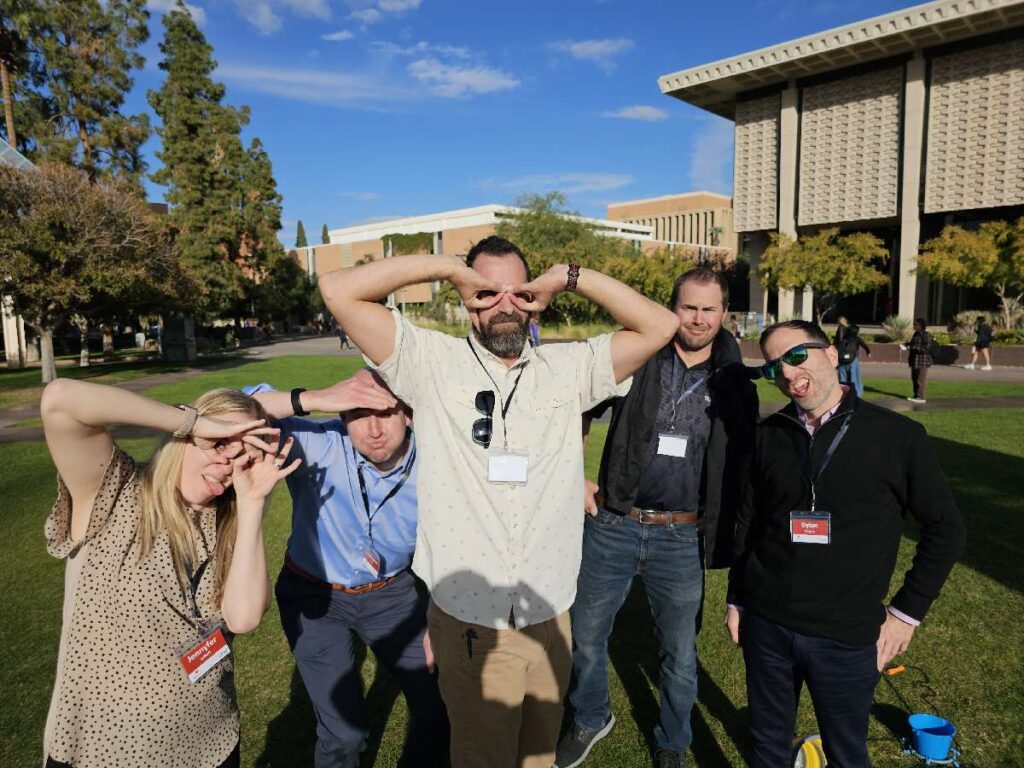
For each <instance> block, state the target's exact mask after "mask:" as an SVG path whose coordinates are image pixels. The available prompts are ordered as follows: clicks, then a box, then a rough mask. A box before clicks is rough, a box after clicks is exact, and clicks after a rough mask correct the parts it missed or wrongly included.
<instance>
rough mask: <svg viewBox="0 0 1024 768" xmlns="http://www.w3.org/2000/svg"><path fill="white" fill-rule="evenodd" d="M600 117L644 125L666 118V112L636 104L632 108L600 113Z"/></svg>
mask: <svg viewBox="0 0 1024 768" xmlns="http://www.w3.org/2000/svg"><path fill="white" fill-rule="evenodd" d="M601 117H614V118H618V119H620V120H640V121H642V122H645V123H657V122H659V121H661V120H665V119H667V118H668V112H666V111H665V110H664V109H659V108H658V107H648V106H645V105H643V104H637V105H636V106H632V107H622V108H621V109H616V110H615V111H613V112H612V111H610V112H602V113H601Z"/></svg>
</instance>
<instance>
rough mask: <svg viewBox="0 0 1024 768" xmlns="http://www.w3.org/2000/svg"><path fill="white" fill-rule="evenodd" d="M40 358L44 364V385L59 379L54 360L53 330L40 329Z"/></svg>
mask: <svg viewBox="0 0 1024 768" xmlns="http://www.w3.org/2000/svg"><path fill="white" fill-rule="evenodd" d="M37 330H38V333H39V357H40V362H41V363H42V372H43V384H49V383H50V382H51V381H53V380H54V379H56V378H57V364H56V363H55V362H54V359H53V329H52V328H39V329H37Z"/></svg>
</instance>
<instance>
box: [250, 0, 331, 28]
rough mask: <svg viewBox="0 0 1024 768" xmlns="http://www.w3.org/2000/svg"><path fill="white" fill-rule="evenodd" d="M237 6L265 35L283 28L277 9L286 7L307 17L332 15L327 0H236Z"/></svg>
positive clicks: (320, 17)
mask: <svg viewBox="0 0 1024 768" xmlns="http://www.w3.org/2000/svg"><path fill="white" fill-rule="evenodd" d="M235 7H236V8H237V9H238V13H239V15H241V16H242V18H244V19H245V20H246V21H248V22H249V23H250V24H252V25H253V26H254V27H256V29H257V30H259V32H260V33H261V34H264V35H270V34H273V33H274V32H277V31H278V30H279V29H280V28H281V24H282V21H281V16H280V15H279V14H278V13H277V9H286V10H289V11H292V12H293V13H295V14H297V15H299V16H305V17H307V18H314V19H323V20H326V19H329V18H330V17H331V8H330V6H329V5H328V2H327V0H235Z"/></svg>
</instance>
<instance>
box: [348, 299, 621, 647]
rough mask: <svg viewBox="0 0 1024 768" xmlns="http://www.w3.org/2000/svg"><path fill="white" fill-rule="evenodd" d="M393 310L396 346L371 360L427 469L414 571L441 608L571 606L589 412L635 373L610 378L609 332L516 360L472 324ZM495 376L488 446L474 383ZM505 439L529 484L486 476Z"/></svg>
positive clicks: (467, 616) (520, 610)
mask: <svg viewBox="0 0 1024 768" xmlns="http://www.w3.org/2000/svg"><path fill="white" fill-rule="evenodd" d="M394 318H395V349H394V352H393V353H392V354H391V356H390V357H389V358H388V359H387V360H385V361H384V362H383V363H381V364H380V365H379V366H373V367H375V368H376V370H377V371H378V372H379V373H380V375H381V377H382V378H383V379H384V380H385V381H386V382H387V383H388V386H390V387H391V389H392V391H393V392H394V393H395V394H396V395H397V396H398V397H400V398H401V399H402V400H404V401H405V402H406V403H408V404H409V405H410V406H412V408H413V411H414V423H415V430H416V440H417V445H418V446H419V454H420V468H419V476H418V480H417V494H418V497H419V510H418V515H419V525H418V529H417V535H416V555H415V557H414V559H413V570H414V571H415V572H416V574H417V575H418V576H419V577H420V578H421V579H423V581H424V582H425V583H426V585H427V587H428V588H429V589H430V593H431V597H432V598H433V600H434V602H435V603H437V605H438V607H440V608H441V609H442V610H443V611H445V612H446V613H448V614H450V615H452V616H454V617H456V618H458V619H461V620H462V621H467V622H471V623H473V624H480V625H483V626H487V627H493V628H495V629H507V628H509V626H510V624H509V618H510V614H511V615H513V616H514V619H515V625H516V627H519V628H521V627H525V626H528V625H530V624H537V623H539V622H542V621H546V620H548V619H551V618H553V617H555V616H557V615H559V614H560V613H562V612H563V611H566V610H568V609H569V607H570V606H571V605H572V603H573V600H574V599H575V597H576V577H577V576H578V574H579V567H580V555H581V549H582V541H583V514H584V513H583V479H584V478H583V441H582V434H581V419H582V413H583V411H585V410H588V409H589V408H592V407H593V406H594V405H596V404H597V403H600V402H602V401H604V400H607V399H608V398H610V397H614V396H615V395H622V394H625V393H627V392H628V391H629V385H630V383H631V379H627V380H626V381H625V382H623V383H622V384H621V385H618V386H616V384H615V374H614V371H613V368H612V358H611V334H606V335H604V336H598V337H596V338H593V339H589V340H588V341H586V342H575V343H566V344H549V345H545V346H543V347H540V348H536V349H535V348H533V347H531V346H529V345H527V346H526V347H525V348H524V349H523V352H522V354H521V355H520V357H519V360H518V361H517V362H516V364H515V365H513V366H512V367H511V368H509V367H507V366H506V365H505V364H504V363H503V362H502V361H501V360H500V359H499V358H497V357H496V356H495V355H493V354H491V353H490V352H488V351H487V350H486V349H484V348H483V347H482V346H481V345H480V344H479V343H478V342H477V340H476V338H475V336H473V335H472V334H471V335H470V337H469V339H465V338H461V339H460V338H454V337H452V336H448V335H446V334H443V333H438V332H437V331H430V330H426V329H423V328H418V327H416V326H414V325H412V324H411V323H410V322H409V321H408V320H406V319H405V318H404V317H403V316H402V315H401V314H399V313H397V312H395V313H394ZM470 345H472V348H471V346H470ZM474 351H475V352H476V354H475V355H474ZM478 357H479V360H478V359H477V358H478ZM367 362H369V363H370V364H371V365H373V364H372V362H371V361H367ZM488 374H490V376H488ZM520 374H522V378H521V379H520V381H519V386H518V387H516V388H515V393H514V395H513V396H512V401H511V403H510V404H509V408H508V415H507V417H506V418H504V419H503V418H502V416H501V410H502V404H503V403H505V402H506V401H507V399H508V397H509V395H510V394H511V393H512V391H513V386H514V385H515V382H516V379H517V378H519V376H520ZM492 379H493V382H492ZM495 384H497V389H498V390H500V391H497V392H495V406H494V412H493V419H494V424H493V436H492V438H491V445H490V448H489V449H485V448H483V447H482V446H480V445H477V444H476V443H474V442H473V438H472V427H473V422H475V421H476V420H477V419H480V418H482V417H483V415H482V414H481V413H479V412H478V411H477V410H476V407H475V401H476V394H477V393H478V392H480V391H483V390H491V391H494V390H495ZM506 442H507V451H509V452H515V453H525V454H527V455H528V457H529V459H528V461H529V465H528V479H527V482H526V484H524V485H507V484H495V483H489V482H488V481H487V467H488V456H489V454H491V453H495V452H505V451H506Z"/></svg>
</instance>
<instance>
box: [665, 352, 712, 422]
mask: <svg viewBox="0 0 1024 768" xmlns="http://www.w3.org/2000/svg"><path fill="white" fill-rule="evenodd" d="M678 367H679V358H678V357H673V358H672V379H673V381H674V380H675V378H676V370H678ZM684 375H685V374H684ZM710 375H711V374H710V373H709V374H708V376H710ZM708 376H701V377H700V378H699V379H697V381H695V382H693V384H691V385H690V386H689V387H687V388H686V389H685V390H684V391H683V393H682V394H681V395H680V396H679V397H678V398H676V399H675V400H674V401H673V402H672V420H671V424H672V429H675V427H676V408H677V407H678V406H679V404H680V403H681V402H683V400H685V399H686V398H688V397H689V396H690V395H692V394H693V393H694V392H696V391H697V390H698V389H700V388H701V387H702V386H704V385H705V384H707V383H708Z"/></svg>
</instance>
